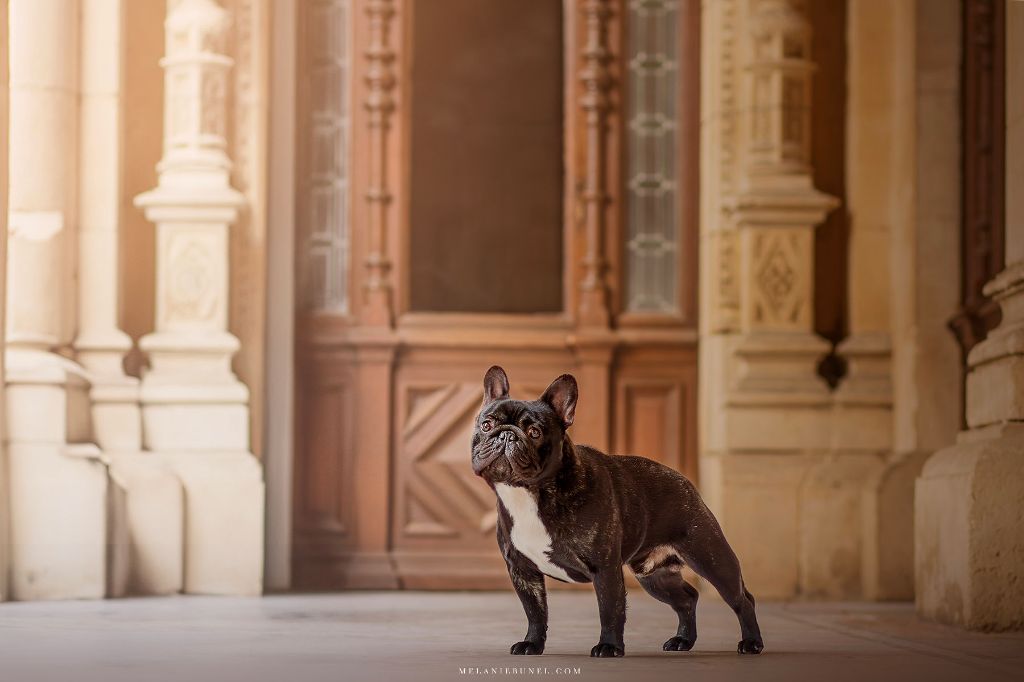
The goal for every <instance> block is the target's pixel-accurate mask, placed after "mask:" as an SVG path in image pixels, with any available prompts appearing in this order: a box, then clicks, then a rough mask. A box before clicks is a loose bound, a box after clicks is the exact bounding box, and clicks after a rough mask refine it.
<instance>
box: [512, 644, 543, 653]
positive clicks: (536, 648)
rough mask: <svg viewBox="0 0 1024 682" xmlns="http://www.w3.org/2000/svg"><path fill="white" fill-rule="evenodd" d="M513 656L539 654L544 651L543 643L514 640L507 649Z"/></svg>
mask: <svg viewBox="0 0 1024 682" xmlns="http://www.w3.org/2000/svg"><path fill="white" fill-rule="evenodd" d="M509 653H510V654H512V655H513V656H539V655H540V654H542V653H544V645H543V644H538V643H536V642H516V643H515V644H513V645H512V648H511V649H509Z"/></svg>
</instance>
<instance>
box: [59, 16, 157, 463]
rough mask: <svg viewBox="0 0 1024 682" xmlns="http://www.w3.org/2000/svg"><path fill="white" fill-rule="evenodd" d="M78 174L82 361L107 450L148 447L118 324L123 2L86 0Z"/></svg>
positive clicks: (78, 343)
mask: <svg viewBox="0 0 1024 682" xmlns="http://www.w3.org/2000/svg"><path fill="white" fill-rule="evenodd" d="M81 7H82V11H81V17H82V24H81V26H82V30H81V36H82V59H81V99H80V107H81V109H80V119H79V120H80V122H81V128H80V136H79V141H80V144H79V155H78V167H79V169H80V171H79V174H78V181H79V202H78V218H79V235H78V241H79V246H78V280H79V295H78V336H77V337H76V338H75V344H74V345H75V350H76V351H77V354H76V357H77V359H78V361H79V362H80V363H81V364H82V365H83V366H84V367H85V368H86V369H87V370H88V371H89V372H90V375H91V378H92V390H91V392H90V397H91V398H92V418H93V419H92V422H93V436H94V438H95V439H96V442H97V443H98V444H99V445H100V447H101V448H102V449H103V450H105V451H108V452H110V451H128V452H136V451H138V450H139V449H140V448H141V447H142V442H141V441H142V434H141V421H140V420H141V417H140V414H139V406H138V381H137V380H136V379H135V378H134V377H129V376H127V375H125V372H124V369H123V367H122V361H123V359H124V354H125V353H126V352H128V351H129V350H130V349H131V346H132V343H131V339H130V338H129V337H128V335H127V334H125V333H124V332H123V331H121V330H120V329H119V328H118V322H117V311H118V282H117V273H118V268H117V261H118V252H117V233H118V223H119V219H120V215H119V207H120V200H121V194H120V185H121V154H122V151H123V150H122V145H121V137H120V136H121V123H122V120H121V119H122V117H121V94H120V93H121V52H122V48H121V31H122V0H82V5H81Z"/></svg>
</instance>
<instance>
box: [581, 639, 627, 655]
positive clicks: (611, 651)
mask: <svg viewBox="0 0 1024 682" xmlns="http://www.w3.org/2000/svg"><path fill="white" fill-rule="evenodd" d="M590 655H591V656H592V657H593V658H619V657H620V656H625V655H626V651H625V650H624V649H623V648H622V647H618V646H615V645H614V644H608V643H607V642H599V643H598V644H597V646H595V647H594V648H593V649H591V650H590Z"/></svg>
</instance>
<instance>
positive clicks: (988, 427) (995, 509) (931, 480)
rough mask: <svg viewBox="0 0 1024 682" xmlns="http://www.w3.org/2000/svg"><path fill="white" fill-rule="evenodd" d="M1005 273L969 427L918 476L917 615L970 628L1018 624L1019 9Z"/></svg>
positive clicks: (1013, 8) (1023, 247) (1012, 18)
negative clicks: (998, 316) (1016, 189)
mask: <svg viewBox="0 0 1024 682" xmlns="http://www.w3.org/2000/svg"><path fill="white" fill-rule="evenodd" d="M1006 29H1007V33H1006V99H1005V101H1006V150H1005V151H1006V157H1005V158H1006V163H1007V166H1006V190H1007V191H1006V214H1005V215H1006V223H1005V230H1006V232H1005V237H1006V239H1005V260H1006V269H1005V270H1003V271H1002V272H1001V273H999V274H998V275H996V276H995V277H994V278H993V279H992V280H991V281H990V282H989V283H988V285H986V287H985V290H984V293H985V295H986V296H988V297H990V298H991V299H992V300H993V301H994V302H995V303H996V304H997V305H998V306H999V308H1000V310H1001V312H1002V321H1001V322H1000V323H999V326H998V327H996V329H994V330H993V331H992V332H990V333H989V335H988V337H987V338H986V339H985V340H984V341H983V342H981V343H979V344H978V345H976V346H975V347H974V348H973V349H972V350H971V352H970V354H969V355H968V357H967V372H968V373H967V395H966V404H965V412H966V418H967V429H966V430H965V431H962V432H961V433H960V435H959V437H958V438H957V443H956V445H954V446H952V447H949V448H946V449H943V450H940V451H939V452H937V453H935V454H934V455H933V456H932V457H931V458H930V459H929V460H928V461H927V462H926V463H925V466H924V470H923V471H922V472H921V476H920V478H918V479H917V488H916V494H915V512H916V514H915V519H914V523H915V528H914V531H915V565H916V579H917V580H916V587H917V597H916V600H917V609H918V612H919V613H920V614H921V615H923V616H925V617H927V618H932V619H935V620H940V621H944V622H948V623H954V624H957V625H961V626H964V627H968V628H972V629H982V630H1006V629H1022V628H1024V582H1022V581H1021V579H1020V576H1021V575H1022V574H1024V514H1022V512H1021V510H1022V509H1024V199H1022V198H1021V196H1020V193H1019V192H1014V191H1013V190H1012V188H1014V187H1016V186H1018V185H1019V181H1020V179H1021V178H1022V177H1024V165H1022V164H1021V162H1020V157H1021V155H1022V154H1024V105H1022V100H1024V56H1022V54H1024V53H1022V50H1021V47H1022V46H1024V6H1021V4H1020V3H1014V2H1011V3H1007V6H1006Z"/></svg>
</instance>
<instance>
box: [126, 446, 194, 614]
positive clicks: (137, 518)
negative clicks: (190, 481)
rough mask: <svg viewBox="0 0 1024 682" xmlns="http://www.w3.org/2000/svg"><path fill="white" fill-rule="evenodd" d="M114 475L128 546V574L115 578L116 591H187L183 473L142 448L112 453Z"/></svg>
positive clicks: (144, 593) (163, 592) (135, 592)
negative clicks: (141, 449) (185, 587)
mask: <svg viewBox="0 0 1024 682" xmlns="http://www.w3.org/2000/svg"><path fill="white" fill-rule="evenodd" d="M110 475H111V478H112V479H113V481H114V483H115V486H116V488H117V489H118V491H119V493H120V495H119V497H120V499H121V504H120V505H119V507H120V514H117V515H115V517H117V516H120V517H121V518H122V519H123V523H122V525H123V526H124V529H125V532H126V535H127V546H128V551H127V556H126V557H125V560H124V562H123V574H124V575H123V579H121V580H117V581H115V583H116V585H117V589H116V590H115V589H112V594H114V595H122V594H140V595H160V594H174V593H177V592H181V591H182V589H183V588H184V585H185V579H184V572H185V561H184V557H185V492H184V489H183V487H182V485H181V481H180V480H179V479H178V476H177V475H176V474H175V473H174V472H173V471H171V469H170V468H169V467H168V465H167V464H166V463H165V462H164V461H163V460H162V459H161V458H160V457H159V456H157V455H153V454H151V453H142V452H133V453H124V454H118V455H113V456H111V464H110ZM118 563H120V562H118ZM119 572H120V571H119Z"/></svg>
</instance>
